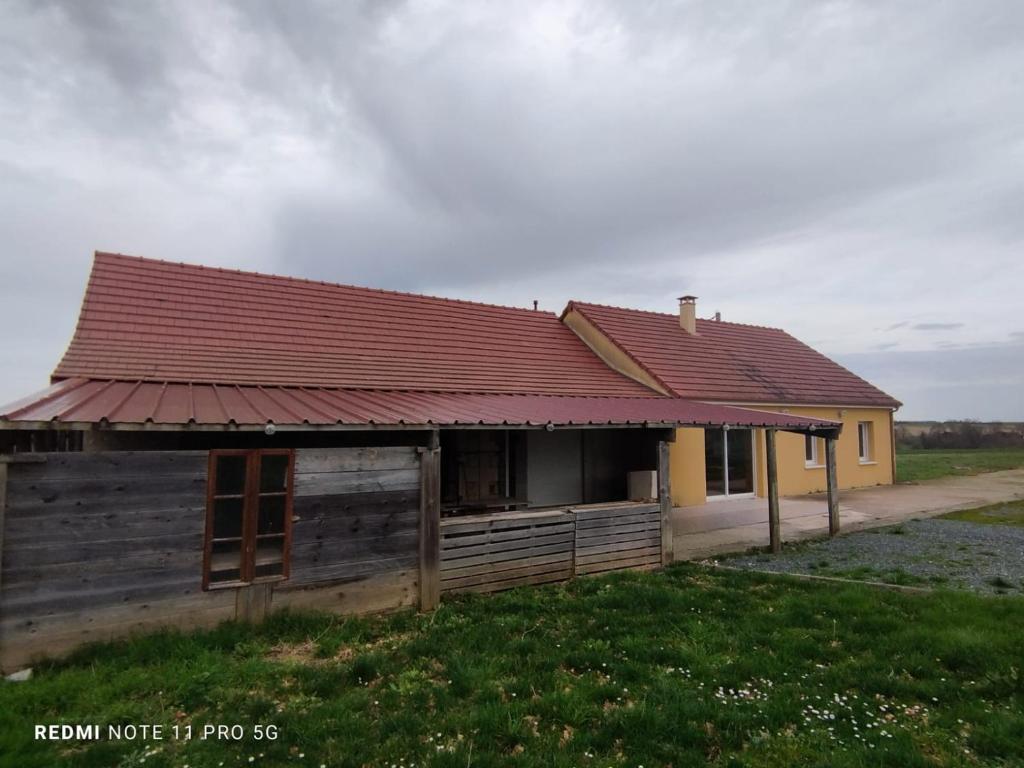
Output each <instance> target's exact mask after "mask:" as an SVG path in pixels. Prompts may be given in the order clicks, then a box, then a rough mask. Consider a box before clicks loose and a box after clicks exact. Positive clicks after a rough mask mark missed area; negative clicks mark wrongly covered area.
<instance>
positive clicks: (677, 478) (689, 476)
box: [668, 429, 706, 507]
mask: <svg viewBox="0 0 1024 768" xmlns="http://www.w3.org/2000/svg"><path fill="white" fill-rule="evenodd" d="M668 466H669V480H670V482H671V483H672V504H673V506H676V507H689V506H693V505H695V504H703V503H704V502H705V501H706V497H705V493H704V491H705V483H706V481H705V478H704V430H703V429H677V430H676V441H675V442H674V443H672V444H671V446H670V447H669V452H668Z"/></svg>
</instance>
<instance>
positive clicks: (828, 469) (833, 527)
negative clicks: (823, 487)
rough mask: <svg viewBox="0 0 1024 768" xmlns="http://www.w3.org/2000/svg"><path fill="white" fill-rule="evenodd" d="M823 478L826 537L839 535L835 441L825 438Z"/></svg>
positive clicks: (831, 438)
mask: <svg viewBox="0 0 1024 768" xmlns="http://www.w3.org/2000/svg"><path fill="white" fill-rule="evenodd" d="M825 477H826V481H827V483H828V535H829V536H836V535H838V533H839V483H838V482H837V480H836V441H835V438H833V437H826V438H825Z"/></svg>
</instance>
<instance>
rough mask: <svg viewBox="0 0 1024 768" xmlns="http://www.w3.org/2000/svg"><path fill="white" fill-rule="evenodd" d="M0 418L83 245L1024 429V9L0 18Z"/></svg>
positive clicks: (63, 9) (574, 7) (429, 9)
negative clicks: (806, 358)
mask: <svg viewBox="0 0 1024 768" xmlns="http://www.w3.org/2000/svg"><path fill="white" fill-rule="evenodd" d="M0 236H2V242H3V244H4V246H3V256H2V258H0V318H2V324H0V348H2V349H3V351H4V359H5V361H6V362H5V364H4V367H3V375H2V376H0V401H7V400H11V399H13V398H15V397H18V396H21V395H23V394H26V393H27V392H30V391H33V390H35V389H38V388H40V387H42V386H45V385H46V383H47V382H48V375H49V372H50V371H51V370H52V368H53V366H54V365H55V363H56V362H57V360H58V358H59V357H60V355H61V353H62V351H63V349H64V346H65V345H66V344H67V341H68V340H69V338H70V335H71V332H72V329H73V327H74V321H75V316H76V313H77V310H78V304H79V302H80V300H81V293H82V290H83V287H84V283H85V279H86V276H87V274H88V269H89V263H90V259H91V256H92V251H93V250H96V249H100V250H111V251H119V252H122V253H132V254H139V255H146V256H152V257H158V258H163V259H171V260H176V261H190V262H200V263H206V264H215V265H222V266H230V267H239V268H246V269H256V270H267V271H273V272H277V273H284V274H291V275H298V276H303V277H310V278H316V279H323V280H335V281H340V282H346V283H355V284H361V285H371V286H379V287H387V288H396V289H405V290H413V291H421V292H428V293H435V294H440V295H444V296H452V297H460V298H477V299H482V300H486V301H494V302H499V303H506V304H514V305H520V306H528V305H530V303H531V300H533V299H539V300H540V302H541V306H542V308H545V309H551V310H559V309H561V307H562V306H563V305H564V304H565V302H566V300H568V299H570V298H580V299H586V300H590V301H598V302H604V303H610V304H618V305H626V306H634V307H642V308H648V309H655V310H661V311H669V312H671V311H674V310H675V297H676V296H678V295H680V294H682V293H695V294H697V295H698V296H700V303H699V306H698V311H699V314H701V315H710V314H711V313H713V312H714V311H715V310H719V311H721V312H722V314H723V316H724V319H727V320H735V321H739V322H751V323H758V324H762V325H773V326H781V327H784V328H786V329H787V330H789V331H790V332H791V333H793V334H794V335H796V336H797V337H799V338H801V339H803V340H804V341H807V342H808V343H810V344H812V345H814V346H815V347H817V348H818V349H820V350H822V351H823V352H825V353H827V354H830V355H832V356H834V357H836V358H837V359H838V360H840V361H841V362H843V363H844V364H845V365H847V366H848V367H850V368H852V369H853V370H854V371H856V372H858V373H860V374H861V375H864V376H866V377H868V378H870V379H871V380H872V381H874V382H875V383H877V384H878V385H880V386H882V387H883V388H884V389H886V390H887V391H889V392H890V393H891V394H893V395H895V396H896V397H898V398H900V399H901V400H903V401H904V402H905V407H904V409H903V410H902V411H901V412H900V416H901V417H903V418H953V417H972V418H981V419H998V418H1002V419H1024V301H1022V300H1021V293H1022V289H1024V249H1022V245H1024V4H1022V3H1020V2H1018V1H1017V0H1005V1H1003V2H1000V1H999V0H991V1H989V2H984V3H972V2H962V1H958V2H936V1H935V0H922V1H921V2H888V3H867V2H864V3H845V2H818V1H817V0H815V1H814V2H810V1H809V2H806V3H801V2H789V3H787V2H772V3H756V2H746V3H738V2H735V3H734V2H729V1H728V0H725V1H723V0H709V1H708V2H678V3H676V2H599V1H594V2H585V3H584V2H522V3H507V2H494V3H485V2H479V3H477V2H474V3H457V2H451V3H447V2H409V3H402V2H351V3H346V2H339V1H338V0H331V1H330V2H322V3H319V2H288V3H282V2H276V1H271V0H266V2H257V1H255V0H245V1H244V2H242V1H241V0H240V1H239V2H237V3H213V2H210V3H195V2H179V3H173V2H169V3H161V2H136V1H135V0H126V1H125V2H100V1H97V2H89V3H84V2H73V1H71V0H69V1H68V2H65V3H61V2H45V1H40V0H33V1H32V2H12V1H11V0H0Z"/></svg>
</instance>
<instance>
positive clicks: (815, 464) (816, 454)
mask: <svg viewBox="0 0 1024 768" xmlns="http://www.w3.org/2000/svg"><path fill="white" fill-rule="evenodd" d="M808 440H810V441H811V458H809V459H808V458H807V441H808ZM820 440H821V438H820V437H815V436H814V435H804V468H805V469H821V468H822V467H823V466H825V465H824V464H822V463H821V451H820V450H819V448H820V446H819V442H820Z"/></svg>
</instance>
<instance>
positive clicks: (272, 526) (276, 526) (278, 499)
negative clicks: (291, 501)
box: [256, 496, 286, 536]
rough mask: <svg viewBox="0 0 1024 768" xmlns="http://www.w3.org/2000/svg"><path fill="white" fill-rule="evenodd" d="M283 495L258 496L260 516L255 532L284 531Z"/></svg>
mask: <svg viewBox="0 0 1024 768" xmlns="http://www.w3.org/2000/svg"><path fill="white" fill-rule="evenodd" d="M285 510H286V505H285V497H284V496H260V517H259V524H258V526H257V530H256V533H257V534H258V535H260V536H262V535H264V534H267V533H284V515H285Z"/></svg>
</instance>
